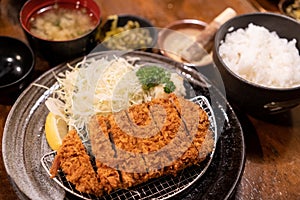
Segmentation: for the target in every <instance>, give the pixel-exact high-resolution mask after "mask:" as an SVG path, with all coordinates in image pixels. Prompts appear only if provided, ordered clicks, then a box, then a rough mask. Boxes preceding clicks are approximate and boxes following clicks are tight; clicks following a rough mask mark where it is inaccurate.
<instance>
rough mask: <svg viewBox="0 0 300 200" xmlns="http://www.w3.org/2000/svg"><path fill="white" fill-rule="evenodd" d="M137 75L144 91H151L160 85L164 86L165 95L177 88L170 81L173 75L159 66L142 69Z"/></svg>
mask: <svg viewBox="0 0 300 200" xmlns="http://www.w3.org/2000/svg"><path fill="white" fill-rule="evenodd" d="M136 75H137V77H138V79H139V81H140V82H141V84H142V87H143V89H144V90H149V89H150V88H153V87H155V86H158V85H160V84H162V85H164V91H165V93H171V92H173V91H174V90H175V88H176V87H175V85H174V83H173V82H172V81H171V80H170V78H171V74H170V73H169V72H167V71H166V70H164V69H163V68H160V67H157V66H146V67H142V68H140V69H139V70H138V71H137V72H136Z"/></svg>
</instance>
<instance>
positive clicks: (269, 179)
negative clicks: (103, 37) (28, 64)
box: [0, 0, 300, 200]
mask: <svg viewBox="0 0 300 200" xmlns="http://www.w3.org/2000/svg"><path fill="white" fill-rule="evenodd" d="M249 1H250V0H249ZM0 2H1V7H0V8H1V10H0V15H1V16H0V35H7V36H12V37H16V38H19V39H21V40H23V41H25V42H26V39H25V37H24V34H23V32H22V30H21V28H20V25H19V23H18V20H17V15H18V13H17V12H18V9H19V7H20V5H19V4H20V3H19V2H20V1H16V0H1V1H0ZM97 2H98V3H99V6H100V7H101V9H102V15H103V19H105V18H106V17H107V16H108V15H110V14H121V13H130V14H135V15H140V16H142V17H145V18H147V19H149V20H150V21H151V22H152V23H153V24H154V25H155V26H157V27H164V26H166V25H167V24H169V23H171V22H173V21H175V20H178V19H184V18H194V19H199V20H203V21H205V22H209V21H211V20H212V19H213V17H214V16H216V15H217V14H218V13H220V12H221V11H222V10H223V9H225V8H226V7H227V6H230V7H232V8H234V9H235V10H236V11H237V12H238V14H242V13H248V12H255V11H257V10H256V8H257V7H256V8H255V7H254V6H253V4H250V3H249V2H248V1H246V0H147V1H144V0H126V1H124V0H111V1H106V0H97ZM259 2H260V4H261V5H263V6H264V7H263V8H264V9H266V10H269V11H272V12H277V11H278V9H277V7H276V1H272V0H260V1H259ZM0 45H1V44H0ZM48 69H49V66H48V64H47V62H45V61H43V60H42V59H40V58H38V59H37V63H36V76H38V75H40V74H41V73H43V72H45V71H46V70H48ZM0 98H3V97H2V96H1V97H0ZM10 109H11V105H0V138H2V135H3V128H4V124H5V120H6V117H7V115H8V113H9V111H10ZM240 119H241V122H242V124H243V126H244V131H245V133H244V134H245V139H246V154H247V155H246V163H245V171H244V174H243V176H242V178H241V182H240V185H239V186H238V188H237V193H236V195H235V197H236V199H274V200H275V199H276V200H278V199H300V179H299V176H300V153H299V152H300V107H297V108H295V109H293V110H292V111H291V112H290V113H287V114H285V115H283V116H281V118H280V119H276V120H274V119H273V121H271V122H270V121H269V122H267V121H262V120H258V119H255V118H252V117H248V116H246V115H244V116H241V118H240ZM270 120H271V119H270ZM0 146H1V145H0ZM0 149H2V148H0ZM1 155H2V152H1ZM0 199H7V200H10V199H18V197H17V195H16V194H15V192H14V190H13V188H12V186H11V185H10V182H9V180H8V177H7V174H6V172H5V168H4V164H3V159H2V157H1V159H0Z"/></svg>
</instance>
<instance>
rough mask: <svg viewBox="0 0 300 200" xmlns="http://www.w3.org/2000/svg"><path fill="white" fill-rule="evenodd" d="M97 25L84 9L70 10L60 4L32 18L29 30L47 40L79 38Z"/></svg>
mask: <svg viewBox="0 0 300 200" xmlns="http://www.w3.org/2000/svg"><path fill="white" fill-rule="evenodd" d="M96 25H97V19H96V17H95V16H94V15H93V14H92V13H90V12H88V11H87V9H86V8H84V7H79V8H76V9H74V8H69V7H65V6H60V5H58V4H56V5H54V6H52V7H51V8H50V9H45V11H43V12H38V13H37V14H36V15H34V16H32V17H31V18H30V24H29V30H30V31H31V32H32V34H34V35H36V36H37V37H40V38H42V39H46V40H55V41H64V40H72V39H75V38H79V37H80V36H82V35H84V34H86V33H88V32H90V31H92V30H93V29H94V28H95V26H96Z"/></svg>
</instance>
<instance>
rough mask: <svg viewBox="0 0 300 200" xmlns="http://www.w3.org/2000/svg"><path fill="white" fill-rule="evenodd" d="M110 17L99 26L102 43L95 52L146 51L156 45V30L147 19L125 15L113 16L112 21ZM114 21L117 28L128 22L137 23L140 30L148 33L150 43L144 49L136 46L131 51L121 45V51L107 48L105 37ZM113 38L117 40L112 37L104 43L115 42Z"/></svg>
mask: <svg viewBox="0 0 300 200" xmlns="http://www.w3.org/2000/svg"><path fill="white" fill-rule="evenodd" d="M111 17H112V16H111ZM111 17H109V18H108V19H107V20H106V21H105V23H104V24H103V25H102V26H101V29H100V30H101V34H100V40H101V42H102V43H101V45H99V46H98V47H97V50H148V49H151V48H153V47H154V46H155V45H156V43H157V38H158V33H157V30H156V28H155V27H153V25H152V24H151V23H150V22H149V21H148V20H147V19H145V18H142V17H139V16H135V15H127V14H123V15H117V16H115V17H116V19H112V18H111ZM115 20H117V27H124V26H125V25H126V24H127V23H128V22H129V21H132V22H138V23H139V26H140V28H141V29H144V30H145V29H146V30H147V31H149V36H150V37H151V39H152V41H151V42H150V43H149V44H148V45H146V47H142V48H140V47H139V46H137V48H134V49H131V48H128V49H127V47H126V45H122V44H120V45H121V49H120V48H109V47H107V45H106V44H105V41H104V39H105V35H106V33H107V32H108V31H110V30H111V26H112V23H113V22H114V21H115ZM126 35H127V34H126ZM115 37H116V38H117V37H118V36H117V35H114V36H113V37H110V38H109V39H106V42H107V41H108V40H111V41H113V40H115ZM136 41H137V40H136Z"/></svg>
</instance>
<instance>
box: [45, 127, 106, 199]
mask: <svg viewBox="0 0 300 200" xmlns="http://www.w3.org/2000/svg"><path fill="white" fill-rule="evenodd" d="M60 168H61V169H62V171H63V172H64V174H65V176H66V179H67V180H68V181H69V182H71V183H72V184H73V185H74V186H75V188H76V190H78V191H80V192H84V193H88V194H95V195H102V191H103V190H102V188H101V185H100V184H99V181H98V177H97V174H96V173H95V171H94V169H93V167H92V164H91V162H90V157H89V155H88V154H87V153H86V150H85V147H84V145H83V144H82V142H81V139H80V137H79V136H78V134H77V132H76V131H75V130H71V131H69V133H68V134H67V135H66V136H65V138H64V139H63V142H62V146H61V147H60V148H59V150H58V151H57V155H56V156H55V159H54V161H53V164H52V167H51V169H50V174H51V177H52V178H54V177H55V176H56V175H57V173H58V170H59V169H60Z"/></svg>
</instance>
